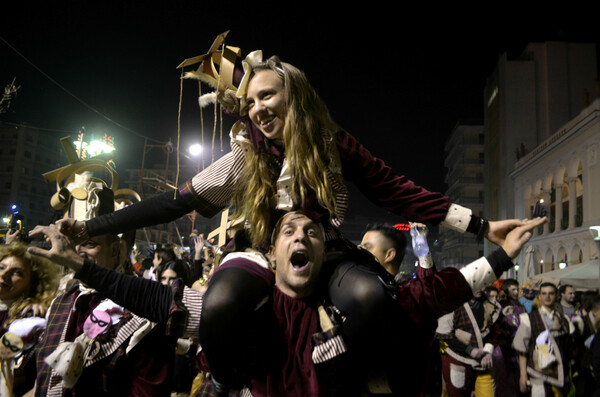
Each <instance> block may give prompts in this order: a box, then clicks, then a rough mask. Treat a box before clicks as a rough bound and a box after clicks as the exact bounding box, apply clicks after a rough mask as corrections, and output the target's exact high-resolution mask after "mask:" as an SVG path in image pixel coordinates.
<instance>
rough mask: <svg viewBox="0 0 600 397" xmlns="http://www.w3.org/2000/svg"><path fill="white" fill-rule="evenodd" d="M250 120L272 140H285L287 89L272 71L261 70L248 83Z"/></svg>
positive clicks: (247, 97) (247, 100) (247, 96)
mask: <svg viewBox="0 0 600 397" xmlns="http://www.w3.org/2000/svg"><path fill="white" fill-rule="evenodd" d="M246 103H247V105H248V115H249V117H250V120H252V122H253V123H254V125H256V127H257V128H258V129H259V130H260V131H261V132H262V133H263V135H264V136H265V137H267V138H269V139H272V140H283V127H284V125H285V114H286V112H285V88H284V86H283V82H282V81H281V79H280V78H279V76H278V75H277V74H276V73H275V72H273V71H272V70H260V71H258V72H256V74H255V75H254V76H253V77H252V79H251V80H250V81H249V82H248V91H247V95H246Z"/></svg>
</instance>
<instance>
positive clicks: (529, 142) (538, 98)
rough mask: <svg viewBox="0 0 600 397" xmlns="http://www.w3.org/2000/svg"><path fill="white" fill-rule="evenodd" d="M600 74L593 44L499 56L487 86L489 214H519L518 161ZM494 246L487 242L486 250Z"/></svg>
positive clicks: (579, 105)
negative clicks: (513, 56) (512, 55)
mask: <svg viewBox="0 0 600 397" xmlns="http://www.w3.org/2000/svg"><path fill="white" fill-rule="evenodd" d="M597 76H598V68H597V62H596V49H595V45H594V44H587V43H567V42H544V43H530V44H528V45H527V47H526V48H525V50H524V51H523V52H522V54H521V55H520V56H518V57H517V58H515V59H508V58H507V55H506V54H504V55H502V56H501V57H500V59H499V61H498V64H497V67H496V69H495V71H494V72H493V73H492V75H491V76H490V77H489V78H488V81H487V84H486V87H485V90H484V135H485V142H486V145H485V161H486V163H485V174H484V179H485V192H484V196H485V209H484V215H485V216H486V217H487V218H489V219H494V220H495V219H509V218H513V217H515V216H520V210H519V211H518V210H517V208H520V206H521V205H522V204H523V203H520V202H518V201H519V200H522V197H523V196H522V195H517V196H515V194H514V192H515V187H516V185H515V181H514V178H513V177H511V175H512V173H513V171H515V168H516V163H517V162H518V161H519V160H520V159H521V158H522V157H523V156H525V155H526V154H527V153H529V152H531V151H533V150H534V149H536V148H538V147H539V146H540V145H542V144H543V143H544V142H546V141H547V140H548V139H550V138H551V137H552V136H554V135H555V134H556V133H557V131H559V130H560V129H561V128H563V126H564V125H566V123H568V122H569V121H570V120H573V119H574V118H575V117H577V115H578V114H579V113H580V112H581V111H582V110H583V109H584V108H586V107H587V105H588V104H589V102H588V100H589V95H591V94H592V93H594V92H595V86H596V84H597ZM492 248H493V247H491V246H490V244H489V243H487V242H486V244H485V252H486V254H487V253H488V252H489V250H490V249H492Z"/></svg>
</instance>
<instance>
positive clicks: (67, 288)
mask: <svg viewBox="0 0 600 397" xmlns="http://www.w3.org/2000/svg"><path fill="white" fill-rule="evenodd" d="M83 161H85V160H83ZM84 167H85V164H83V165H82V166H81V168H84ZM81 168H80V169H81ZM115 173H116V172H115ZM113 175H114V174H113ZM69 180H70V182H69V183H68V184H67V188H68V189H70V194H68V196H69V200H68V201H66V202H65V205H66V208H65V214H66V215H65V216H70V217H73V218H74V219H79V220H82V221H83V220H87V219H91V218H93V217H95V216H101V215H102V214H106V213H110V212H113V211H114V209H115V208H118V207H119V206H122V205H124V203H126V201H120V200H119V199H118V197H117V196H118V194H116V193H115V191H116V190H114V187H115V185H114V184H113V188H111V187H108V186H107V184H106V183H105V182H104V181H103V180H101V179H99V178H95V177H93V176H92V173H91V172H81V173H76V174H74V175H72V176H71V177H70V178H69ZM113 182H114V181H113ZM117 192H118V191H117ZM132 246H133V233H128V234H122V235H117V234H110V233H103V234H100V235H97V236H95V237H92V238H89V239H84V240H81V241H79V242H78V244H77V245H76V246H74V247H73V254H74V255H76V256H80V257H85V258H87V259H88V260H91V261H94V262H96V263H97V264H98V265H99V266H103V267H105V268H107V269H113V270H115V271H117V272H120V273H122V272H124V271H125V270H124V269H125V265H126V263H127V261H128V260H129V253H130V251H131V248H132ZM30 249H31V248H30ZM56 262H57V264H59V265H64V263H61V261H56ZM63 281H64V287H63V288H62V290H61V292H60V293H59V294H58V295H57V296H56V298H55V299H54V300H53V301H52V303H51V305H50V307H49V309H48V312H47V319H48V322H47V327H46V330H45V332H44V334H43V335H42V337H41V338H40V341H39V343H38V345H37V347H36V360H37V379H36V384H35V396H40V397H41V396H44V397H46V396H75V395H85V396H113V397H116V396H169V395H170V393H171V387H170V383H169V380H170V379H171V377H170V373H169V371H170V369H171V367H170V365H171V363H172V361H173V356H174V354H175V342H176V338H175V337H169V336H168V335H167V331H166V325H165V324H164V323H163V324H157V323H155V322H152V321H149V320H148V319H146V318H143V317H140V316H137V315H136V314H134V313H132V312H131V311H129V310H128V309H127V308H125V307H123V306H122V305H119V304H117V303H115V302H114V301H112V300H111V299H109V298H108V297H107V296H105V295H103V294H102V293H100V292H98V291H97V290H95V289H93V288H91V287H90V286H88V285H85V284H83V283H81V282H79V280H76V279H73V277H72V273H69V274H67V275H66V276H64V277H63Z"/></svg>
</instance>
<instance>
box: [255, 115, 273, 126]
mask: <svg viewBox="0 0 600 397" xmlns="http://www.w3.org/2000/svg"><path fill="white" fill-rule="evenodd" d="M274 119H275V116H267V117H265V118H261V119H260V120H259V123H260V126H261V127H266V126H267V125H269V123H270V122H271V121H273V120H274Z"/></svg>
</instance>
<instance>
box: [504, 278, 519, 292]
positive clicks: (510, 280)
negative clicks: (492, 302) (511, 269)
mask: <svg viewBox="0 0 600 397" xmlns="http://www.w3.org/2000/svg"><path fill="white" fill-rule="evenodd" d="M512 285H514V286H516V287H517V288H519V282H518V281H517V280H515V279H514V278H507V279H506V280H504V282H503V283H502V289H503V290H504V291H505V292H508V288H509V287H510V286H512Z"/></svg>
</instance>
